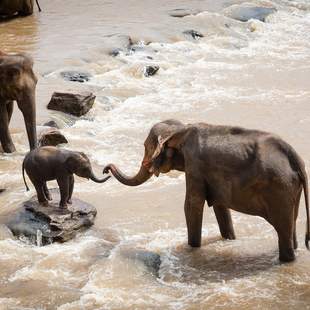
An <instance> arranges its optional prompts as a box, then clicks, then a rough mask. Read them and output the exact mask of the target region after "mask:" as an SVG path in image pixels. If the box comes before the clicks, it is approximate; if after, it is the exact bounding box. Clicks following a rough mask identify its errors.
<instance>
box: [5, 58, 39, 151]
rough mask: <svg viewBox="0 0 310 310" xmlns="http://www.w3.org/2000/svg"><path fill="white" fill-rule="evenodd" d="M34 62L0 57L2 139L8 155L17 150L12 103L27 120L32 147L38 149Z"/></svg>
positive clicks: (26, 124)
mask: <svg viewBox="0 0 310 310" xmlns="http://www.w3.org/2000/svg"><path fill="white" fill-rule="evenodd" d="M32 67H33V62H32V59H31V58H30V57H28V56H25V55H5V54H3V53H1V54H0V81H1V84H0V114H1V115H0V118H1V123H2V124H1V126H0V139H1V143H2V146H3V149H4V150H5V151H6V152H13V151H14V150H15V148H14V145H13V142H12V140H11V137H10V134H9V131H8V126H9V122H10V118H11V115H12V112H13V101H16V102H17V105H18V107H19V109H20V110H21V112H22V113H23V116H24V121H25V126H26V130H27V135H28V140H29V146H30V148H31V149H34V148H36V147H37V134H36V102H35V91H36V85H37V78H36V76H35V74H34V72H33V70H32Z"/></svg>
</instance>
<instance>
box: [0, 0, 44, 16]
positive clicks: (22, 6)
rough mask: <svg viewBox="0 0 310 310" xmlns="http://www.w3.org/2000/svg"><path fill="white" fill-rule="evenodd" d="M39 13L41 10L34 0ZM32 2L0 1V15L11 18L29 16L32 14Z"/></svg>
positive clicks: (27, 0) (23, 0)
mask: <svg viewBox="0 0 310 310" xmlns="http://www.w3.org/2000/svg"><path fill="white" fill-rule="evenodd" d="M36 3H37V6H38V9H39V11H40V12H41V8H40V5H39V2H38V0H36ZM33 6H34V0H0V15H3V16H13V15H15V14H18V15H21V16H27V15H31V14H32V13H33Z"/></svg>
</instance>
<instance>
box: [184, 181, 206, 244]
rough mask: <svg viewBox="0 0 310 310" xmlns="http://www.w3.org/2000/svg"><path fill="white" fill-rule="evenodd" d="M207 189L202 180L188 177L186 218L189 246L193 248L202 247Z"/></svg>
mask: <svg viewBox="0 0 310 310" xmlns="http://www.w3.org/2000/svg"><path fill="white" fill-rule="evenodd" d="M204 203H205V188H204V183H203V181H202V180H196V179H194V178H192V177H190V176H188V175H186V197H185V205H184V211H185V217H186V224H187V233H188V244H189V245H190V246H192V247H200V246H201V230H202V218H203V208H204Z"/></svg>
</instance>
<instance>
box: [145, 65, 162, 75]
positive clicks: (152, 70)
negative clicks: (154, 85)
mask: <svg viewBox="0 0 310 310" xmlns="http://www.w3.org/2000/svg"><path fill="white" fill-rule="evenodd" d="M158 70H159V66H146V67H145V68H144V76H146V77H149V76H152V75H155V74H156V73H157V71H158Z"/></svg>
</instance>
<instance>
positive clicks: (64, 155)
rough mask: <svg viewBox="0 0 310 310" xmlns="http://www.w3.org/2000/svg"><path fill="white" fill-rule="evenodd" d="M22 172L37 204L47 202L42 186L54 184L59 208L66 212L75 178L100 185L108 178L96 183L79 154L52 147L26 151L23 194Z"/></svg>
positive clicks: (86, 160) (45, 187) (84, 160)
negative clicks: (34, 194)
mask: <svg viewBox="0 0 310 310" xmlns="http://www.w3.org/2000/svg"><path fill="white" fill-rule="evenodd" d="M24 170H26V172H27V174H28V176H29V178H30V180H31V182H32V184H33V185H34V187H35V189H36V191H37V195H38V201H39V203H40V204H42V205H47V204H48V200H51V196H50V193H49V191H48V189H47V185H46V182H47V181H51V180H57V183H58V186H59V191H60V196H61V200H60V203H59V206H60V207H61V208H66V207H67V204H68V203H70V204H71V198H72V193H73V187H74V177H73V174H76V175H78V176H80V177H82V178H86V179H91V180H92V181H94V182H96V183H104V182H105V181H106V180H108V179H109V178H110V177H109V176H108V177H106V178H103V179H98V178H97V177H96V176H95V175H94V173H93V170H92V167H91V164H90V161H89V159H88V157H87V156H86V155H85V154H84V153H81V152H73V151H69V150H63V149H59V148H57V147H54V146H44V147H40V148H37V149H35V150H32V151H30V152H29V153H28V154H27V155H26V156H25V159H24V161H23V178H24V182H25V185H26V188H27V190H29V188H28V186H27V183H26V180H25V175H24Z"/></svg>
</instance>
